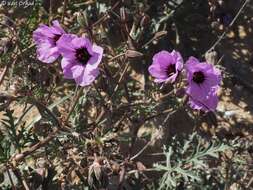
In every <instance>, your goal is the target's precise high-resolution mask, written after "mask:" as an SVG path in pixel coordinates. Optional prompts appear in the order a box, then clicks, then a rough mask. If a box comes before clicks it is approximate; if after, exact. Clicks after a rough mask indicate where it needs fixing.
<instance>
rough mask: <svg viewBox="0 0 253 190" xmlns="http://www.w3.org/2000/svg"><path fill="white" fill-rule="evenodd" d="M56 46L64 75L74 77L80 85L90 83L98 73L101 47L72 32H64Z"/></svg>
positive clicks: (68, 77) (101, 54)
mask: <svg viewBox="0 0 253 190" xmlns="http://www.w3.org/2000/svg"><path fill="white" fill-rule="evenodd" d="M57 46H58V49H59V52H60V53H61V55H62V56H63V59H62V61H61V67H62V69H63V74H64V77H65V78H67V79H74V80H75V81H76V83H77V84H78V85H80V86H87V85H90V84H91V83H92V82H93V81H94V80H95V79H96V77H97V76H98V74H99V68H98V65H99V63H100V62H101V60H102V56H103V48H102V47H100V46H97V45H94V44H92V43H91V42H90V40H89V39H88V38H81V37H78V36H76V35H73V34H64V35H63V36H62V37H61V38H60V39H59V41H58V42H57Z"/></svg>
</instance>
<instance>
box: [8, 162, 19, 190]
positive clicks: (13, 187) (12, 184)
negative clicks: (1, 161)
mask: <svg viewBox="0 0 253 190" xmlns="http://www.w3.org/2000/svg"><path fill="white" fill-rule="evenodd" d="M5 166H6V170H7V174H8V178H9V180H10V182H11V186H12V189H13V190H16V189H17V188H16V187H15V185H14V182H13V179H12V177H11V174H10V171H9V167H8V165H7V164H6V165H5Z"/></svg>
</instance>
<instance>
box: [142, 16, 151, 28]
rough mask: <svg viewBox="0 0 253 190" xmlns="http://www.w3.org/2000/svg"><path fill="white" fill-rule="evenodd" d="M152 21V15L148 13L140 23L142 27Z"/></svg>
mask: <svg viewBox="0 0 253 190" xmlns="http://www.w3.org/2000/svg"><path fill="white" fill-rule="evenodd" d="M149 22H150V17H149V16H148V15H146V14H145V15H144V16H143V17H142V18H141V22H140V25H141V27H146V26H147V25H148V24H149Z"/></svg>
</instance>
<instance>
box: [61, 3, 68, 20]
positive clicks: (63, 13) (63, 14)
mask: <svg viewBox="0 0 253 190" xmlns="http://www.w3.org/2000/svg"><path fill="white" fill-rule="evenodd" d="M67 3H68V0H64V3H63V12H62V16H61V22H63V21H64V17H65V14H66V8H67Z"/></svg>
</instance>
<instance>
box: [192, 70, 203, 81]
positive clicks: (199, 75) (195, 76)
mask: <svg viewBox="0 0 253 190" xmlns="http://www.w3.org/2000/svg"><path fill="white" fill-rule="evenodd" d="M192 80H193V81H194V82H196V83H197V84H201V83H203V82H204V80H205V75H204V73H203V72H202V71H198V72H195V73H193V78H192Z"/></svg>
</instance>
